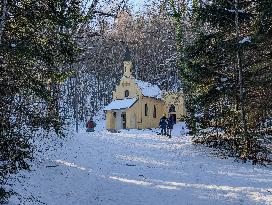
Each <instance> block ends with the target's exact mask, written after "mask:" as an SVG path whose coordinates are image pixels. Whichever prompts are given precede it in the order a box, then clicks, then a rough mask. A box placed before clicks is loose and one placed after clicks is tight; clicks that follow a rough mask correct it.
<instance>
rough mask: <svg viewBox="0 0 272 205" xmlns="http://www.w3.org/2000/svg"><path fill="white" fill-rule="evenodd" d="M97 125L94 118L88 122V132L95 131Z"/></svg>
mask: <svg viewBox="0 0 272 205" xmlns="http://www.w3.org/2000/svg"><path fill="white" fill-rule="evenodd" d="M95 126H96V123H95V122H94V121H93V119H92V118H90V120H89V121H88V122H87V123H86V128H87V130H86V132H94V128H95Z"/></svg>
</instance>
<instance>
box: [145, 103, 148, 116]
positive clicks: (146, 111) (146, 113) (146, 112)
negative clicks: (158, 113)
mask: <svg viewBox="0 0 272 205" xmlns="http://www.w3.org/2000/svg"><path fill="white" fill-rule="evenodd" d="M147 115H148V106H147V104H145V116H147Z"/></svg>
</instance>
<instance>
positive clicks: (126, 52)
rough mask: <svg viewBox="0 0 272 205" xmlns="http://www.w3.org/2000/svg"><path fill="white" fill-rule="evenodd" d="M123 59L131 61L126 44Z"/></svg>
mask: <svg viewBox="0 0 272 205" xmlns="http://www.w3.org/2000/svg"><path fill="white" fill-rule="evenodd" d="M124 61H131V55H130V50H129V48H128V46H126V51H125V53H124Z"/></svg>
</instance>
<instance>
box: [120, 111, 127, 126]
mask: <svg viewBox="0 0 272 205" xmlns="http://www.w3.org/2000/svg"><path fill="white" fill-rule="evenodd" d="M121 119H122V128H123V129H126V128H127V118H126V113H125V112H123V113H122V114H121Z"/></svg>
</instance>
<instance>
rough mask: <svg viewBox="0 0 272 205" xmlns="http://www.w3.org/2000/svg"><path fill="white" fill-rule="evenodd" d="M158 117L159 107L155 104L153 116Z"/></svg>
mask: <svg viewBox="0 0 272 205" xmlns="http://www.w3.org/2000/svg"><path fill="white" fill-rule="evenodd" d="M156 117H157V109H156V105H154V109H153V118H156Z"/></svg>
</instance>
